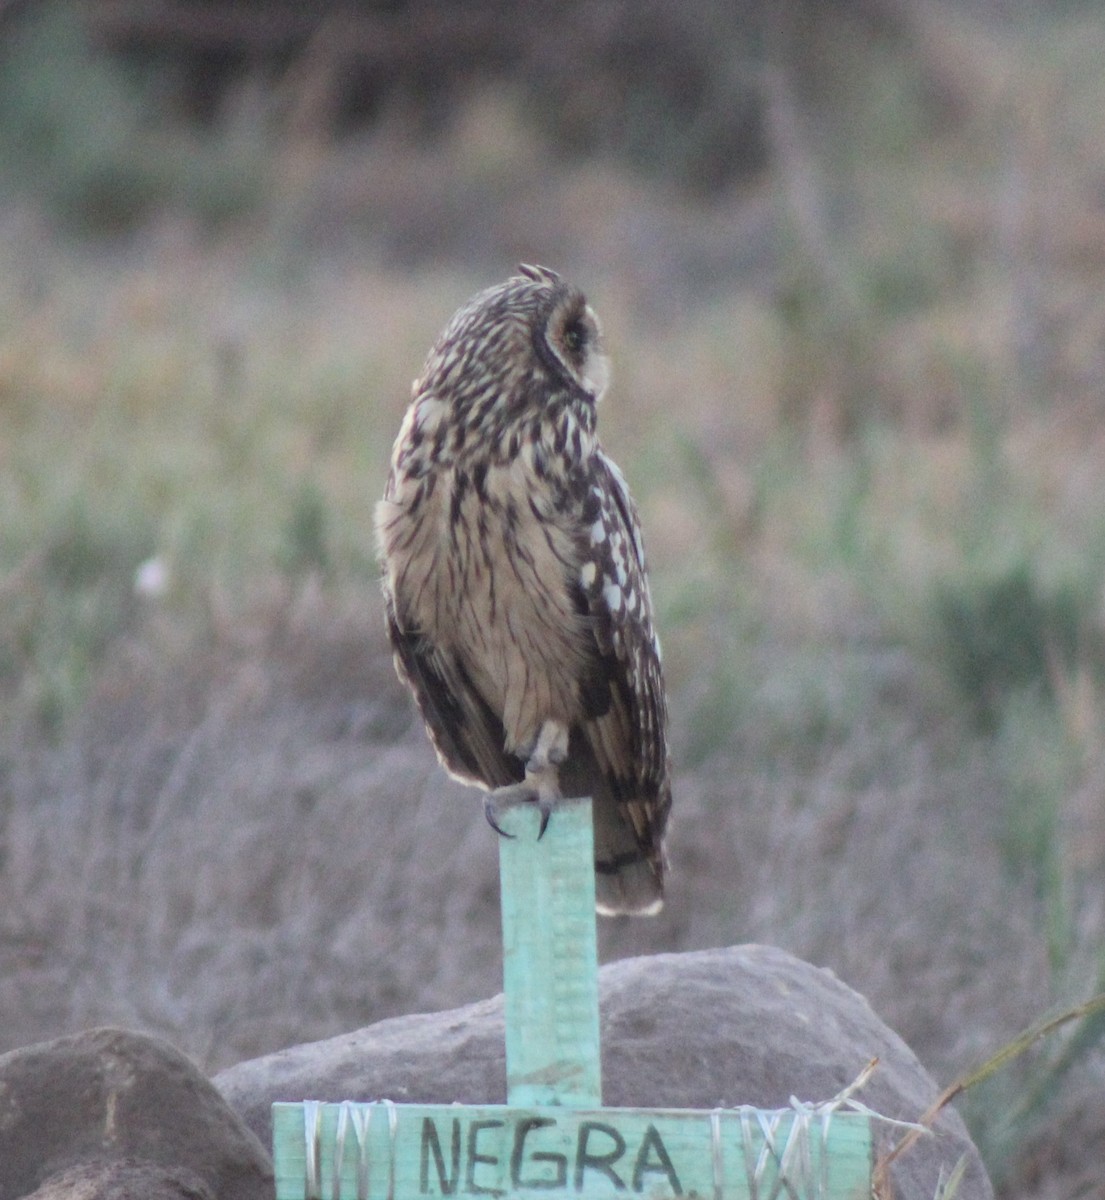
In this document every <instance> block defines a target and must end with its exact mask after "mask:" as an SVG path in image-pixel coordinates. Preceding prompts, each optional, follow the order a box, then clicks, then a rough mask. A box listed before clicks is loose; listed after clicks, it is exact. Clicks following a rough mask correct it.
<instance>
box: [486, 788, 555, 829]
mask: <svg viewBox="0 0 1105 1200" xmlns="http://www.w3.org/2000/svg"><path fill="white" fill-rule="evenodd" d="M553 803H554V800H553V797H552V796H550V795H549V794H548V793H547V792H545V791H543V790H542V789H541V788H540V787H538V786H537V785H536V784H533V783H530V782H529V781H528V780H527V781H526V782H524V783H511V784H508V785H507V786H506V787H500V788H496V789H495V790H494V791H493V792H488V793H487V795H486V796H484V798H483V815H484V816H485V817H486V818H487V823H488V825H490V826H491V828H492V829H494V830H495V832H496V833H497V834H498V835H499V836H500V837H507V838H512V837H514V834H513V833H507V831H506V830H505V829H504V828H503V827H502V826H501V825H500V824H499V813H500V812H502V811H503V809H507V808H514V807H515V806H517V805H519V804H536V805H537V811H538V812H539V813H540V814H541V826H540V828H539V829H538V831H537V840H538V841H540V840H541V839H542V838H543V837H544V836H545V830H546V829H547V828H548V825H549V817H550V816H552V810H553Z"/></svg>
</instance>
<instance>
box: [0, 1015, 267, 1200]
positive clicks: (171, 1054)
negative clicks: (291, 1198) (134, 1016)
mask: <svg viewBox="0 0 1105 1200" xmlns="http://www.w3.org/2000/svg"><path fill="white" fill-rule="evenodd" d="M105 1164H108V1165H110V1164H116V1165H117V1167H118V1169H117V1170H116V1171H115V1172H114V1173H113V1172H112V1171H109V1170H107V1169H106V1168H105ZM73 1168H83V1169H85V1171H86V1174H85V1175H84V1176H83V1177H82V1176H81V1175H79V1174H77V1175H73V1173H72V1169H73ZM158 1169H160V1171H161V1178H160V1180H159V1181H158V1186H159V1187H161V1191H160V1192H150V1191H147V1192H140V1191H135V1190H132V1191H126V1190H125V1189H126V1188H127V1187H128V1186H130V1184H131V1183H136V1182H137V1181H138V1180H140V1179H141V1178H145V1179H146V1180H147V1182H148V1183H149V1184H150V1186H151V1187H152V1186H153V1182H154V1179H155V1174H156V1172H157V1171H158ZM97 1171H99V1173H100V1174H99V1178H98V1180H97V1179H96V1172H97ZM66 1172H68V1173H69V1174H68V1175H67V1174H66ZM89 1172H91V1173H89ZM150 1172H154V1173H155V1174H150ZM143 1173H145V1174H143ZM173 1187H175V1188H176V1191H172V1190H166V1189H171V1188H173ZM36 1188H42V1189H43V1191H42V1196H49V1197H51V1200H59V1198H60V1197H66V1198H67V1200H76V1198H78V1197H80V1198H81V1200H84V1198H85V1197H86V1196H87V1197H97V1198H99V1197H105V1198H106V1197H109V1196H110V1197H113V1198H115V1197H118V1198H119V1200H122V1197H124V1196H130V1195H135V1196H137V1195H140V1194H145V1195H154V1196H158V1197H159V1198H160V1197H162V1196H164V1197H166V1198H167V1197H170V1196H172V1197H177V1198H179V1197H183V1196H198V1197H204V1198H206V1197H207V1196H208V1195H209V1196H210V1197H211V1198H212V1200H272V1194H273V1181H272V1163H271V1160H270V1158H269V1155H268V1153H267V1151H266V1149H265V1147H264V1146H263V1145H262V1144H261V1142H259V1141H258V1139H257V1138H256V1137H255V1136H254V1134H253V1133H251V1132H250V1130H249V1129H247V1128H246V1126H245V1125H244V1124H243V1123H242V1121H241V1119H240V1118H239V1117H238V1116H237V1114H236V1113H235V1112H234V1111H233V1110H232V1109H231V1108H230V1107H229V1106H228V1105H227V1104H226V1102H225V1101H224V1100H223V1098H222V1096H221V1095H220V1094H219V1093H218V1091H216V1089H215V1088H214V1087H213V1086H212V1085H211V1083H210V1082H209V1081H208V1080H207V1079H206V1078H205V1077H204V1076H203V1074H202V1073H201V1072H200V1071H199V1070H198V1068H197V1067H196V1066H195V1065H194V1064H193V1063H192V1062H191V1060H190V1059H188V1058H186V1057H185V1056H184V1055H183V1054H181V1053H180V1051H179V1050H176V1049H174V1048H173V1047H172V1046H170V1045H169V1044H168V1043H167V1042H163V1041H161V1040H160V1039H159V1038H153V1037H147V1036H145V1035H143V1034H136V1033H127V1032H125V1031H123V1030H119V1029H97V1030H93V1031H91V1032H89V1033H82V1034H77V1035H75V1036H73V1037H64V1038H58V1039H57V1040H56V1041H53V1042H43V1043H41V1044H39V1045H36V1046H26V1047H24V1048H23V1049H20V1050H13V1051H12V1052H11V1053H9V1054H4V1055H0V1200H17V1197H23V1196H27V1195H29V1194H34V1193H35V1189H36ZM96 1188H99V1189H100V1190H95V1189H96ZM197 1188H199V1189H206V1191H203V1190H200V1191H197V1190H196V1189H197ZM47 1189H52V1190H47ZM59 1189H68V1190H59ZM81 1189H85V1190H81ZM88 1189H92V1190H88ZM105 1189H106V1190H105ZM181 1189H184V1190H181ZM188 1189H191V1190H190V1191H189V1190H188Z"/></svg>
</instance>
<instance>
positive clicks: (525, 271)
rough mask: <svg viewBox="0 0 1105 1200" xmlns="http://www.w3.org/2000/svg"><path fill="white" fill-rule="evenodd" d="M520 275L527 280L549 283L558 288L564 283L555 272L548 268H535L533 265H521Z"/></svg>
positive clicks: (519, 267)
mask: <svg viewBox="0 0 1105 1200" xmlns="http://www.w3.org/2000/svg"><path fill="white" fill-rule="evenodd" d="M518 274H519V275H522V276H523V277H524V278H526V279H532V280H533V282H534V283H548V284H551V285H552V286H553V287H557V286H558V285H559V284H560V283H561V282H562V281H561V278H560V276H559V275H558V274H557V273H556V272H555V271H552V270H550V269H549V268H548V267H539V266H535V265H533V264H532V263H519V264H518Z"/></svg>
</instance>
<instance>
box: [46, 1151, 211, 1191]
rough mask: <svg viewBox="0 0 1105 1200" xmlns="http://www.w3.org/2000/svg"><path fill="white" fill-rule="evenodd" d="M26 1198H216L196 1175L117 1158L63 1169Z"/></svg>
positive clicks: (174, 1168) (176, 1168) (177, 1168)
mask: <svg viewBox="0 0 1105 1200" xmlns="http://www.w3.org/2000/svg"><path fill="white" fill-rule="evenodd" d="M27 1200H218V1197H216V1195H215V1193H214V1192H212V1191H211V1189H210V1188H209V1187H208V1186H207V1184H205V1183H204V1182H203V1180H202V1179H200V1178H199V1176H197V1175H194V1174H192V1172H191V1171H186V1170H183V1169H182V1168H180V1167H158V1166H154V1164H153V1163H148V1162H137V1161H136V1160H134V1159H120V1160H118V1161H116V1162H94V1163H85V1164H84V1165H83V1166H79V1167H72V1168H70V1169H69V1170H68V1171H62V1172H61V1174H60V1175H51V1176H50V1178H49V1179H48V1180H47V1181H46V1182H45V1183H44V1184H43V1185H42V1187H40V1188H38V1189H37V1191H34V1192H32V1193H31V1194H30V1195H29V1196H28V1197H27Z"/></svg>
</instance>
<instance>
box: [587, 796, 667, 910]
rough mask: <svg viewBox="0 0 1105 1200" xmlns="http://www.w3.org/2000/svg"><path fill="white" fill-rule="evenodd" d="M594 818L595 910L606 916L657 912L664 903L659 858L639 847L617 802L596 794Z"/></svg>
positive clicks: (634, 834) (662, 876) (661, 863)
mask: <svg viewBox="0 0 1105 1200" xmlns="http://www.w3.org/2000/svg"><path fill="white" fill-rule="evenodd" d="M594 821H595V907H596V909H597V910H598V911H599V912H600V913H602V914H604V915H605V916H620V915H622V914H630V915H633V916H651V915H652V914H654V913H658V912H659V911H660V909H661V908H662V907H663V905H664V873H663V872H664V868H663V861H662V859H660V858H659V855H657V858H653V857H651V856H650V855H649V854H648V853H647V852H646V851H645V850H643V849H642V848H641V845H640V843H639V842H638V840H637V835H636V833H635V832H634V830H633V827H632V826H631V825H630V824H629V822H628V820H626V817H625V815H624V813H623V812H622V811H621V809H620V807H619V806H618V805H617V804H614V803H611V802H610V801H609V800H606V799H605V798H602V797H598V796H596V797H595V798H594ZM656 849H657V851H658V850H659V847H657V848H656Z"/></svg>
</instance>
